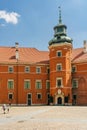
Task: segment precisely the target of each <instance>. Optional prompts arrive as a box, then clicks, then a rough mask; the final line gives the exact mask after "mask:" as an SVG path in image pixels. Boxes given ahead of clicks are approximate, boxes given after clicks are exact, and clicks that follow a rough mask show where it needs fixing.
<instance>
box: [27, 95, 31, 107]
mask: <svg viewBox="0 0 87 130" xmlns="http://www.w3.org/2000/svg"><path fill="white" fill-rule="evenodd" d="M31 99H32V98H31V94H30V93H29V94H28V95H27V104H28V106H30V105H31Z"/></svg>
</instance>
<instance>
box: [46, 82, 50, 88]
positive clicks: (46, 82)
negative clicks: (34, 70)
mask: <svg viewBox="0 0 87 130" xmlns="http://www.w3.org/2000/svg"><path fill="white" fill-rule="evenodd" d="M48 83H49V86H48ZM46 89H50V80H46Z"/></svg>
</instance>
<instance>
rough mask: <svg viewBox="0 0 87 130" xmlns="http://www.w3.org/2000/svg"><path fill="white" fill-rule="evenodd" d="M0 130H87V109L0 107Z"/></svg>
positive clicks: (66, 107)
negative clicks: (7, 111) (7, 108)
mask: <svg viewBox="0 0 87 130" xmlns="http://www.w3.org/2000/svg"><path fill="white" fill-rule="evenodd" d="M0 130H87V107H72V106H30V107H11V108H10V111H9V113H6V114H3V111H2V108H1V107H0Z"/></svg>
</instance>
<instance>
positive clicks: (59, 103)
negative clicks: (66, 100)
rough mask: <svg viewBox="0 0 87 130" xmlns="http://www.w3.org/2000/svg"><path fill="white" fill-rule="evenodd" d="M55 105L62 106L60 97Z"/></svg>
mask: <svg viewBox="0 0 87 130" xmlns="http://www.w3.org/2000/svg"><path fill="white" fill-rule="evenodd" d="M57 104H58V105H61V104H62V98H61V97H59V98H58V99H57Z"/></svg>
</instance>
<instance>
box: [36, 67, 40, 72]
mask: <svg viewBox="0 0 87 130" xmlns="http://www.w3.org/2000/svg"><path fill="white" fill-rule="evenodd" d="M36 73H37V74H40V73H41V67H40V66H37V67H36Z"/></svg>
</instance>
